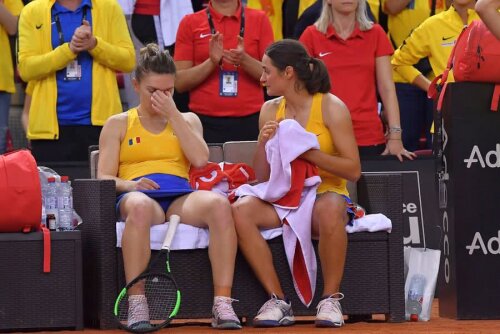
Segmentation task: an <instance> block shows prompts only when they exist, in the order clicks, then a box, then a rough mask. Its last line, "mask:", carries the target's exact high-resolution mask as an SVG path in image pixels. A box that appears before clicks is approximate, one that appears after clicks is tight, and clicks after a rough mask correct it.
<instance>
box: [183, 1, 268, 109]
mask: <svg viewBox="0 0 500 334" xmlns="http://www.w3.org/2000/svg"><path fill="white" fill-rule="evenodd" d="M208 8H209V10H210V15H211V16H212V21H213V23H214V27H215V30H216V31H219V32H220V33H221V34H222V35H223V36H224V49H226V50H228V49H234V48H236V47H237V45H238V35H239V31H240V25H241V23H240V22H241V3H240V6H239V7H238V9H237V10H236V14H235V15H234V16H223V15H221V14H219V13H217V12H216V11H215V10H214V9H213V8H212V6H211V5H209V7H208ZM210 36H211V33H210V26H209V24H208V17H207V13H206V10H205V9H203V10H201V11H198V12H196V13H193V14H189V15H186V16H185V17H184V18H183V19H182V21H181V23H180V24H179V29H178V30H177V38H176V41H175V54H174V59H175V60H176V61H183V60H189V61H192V62H193V66H196V65H198V64H200V63H203V62H204V61H205V60H206V59H208V58H209V53H208V41H209V40H210ZM243 39H244V47H245V52H246V53H247V54H249V55H250V56H252V57H253V58H255V59H257V60H259V61H260V60H262V56H263V55H264V51H265V50H266V48H267V47H268V46H269V44H271V43H272V42H273V41H274V35H273V30H272V28H271V23H270V22H269V19H268V18H267V16H266V14H265V13H264V12H263V11H260V10H255V9H250V8H245V32H244V37H243ZM223 69H224V70H226V71H235V70H236V71H238V95H237V96H235V97H222V96H219V75H220V69H219V68H217V69H216V70H214V71H213V72H212V74H210V75H209V76H208V77H207V78H206V79H205V81H203V82H202V83H201V84H200V85H198V86H197V87H195V88H193V89H192V90H191V91H190V92H189V109H191V110H192V111H194V112H196V113H199V114H203V115H207V116H216V117H226V116H229V117H238V116H247V115H250V114H254V113H256V112H258V111H259V110H260V107H261V106H262V104H263V103H264V92H263V89H262V87H261V85H260V82H259V80H256V79H254V78H252V77H251V76H250V75H248V74H247V73H246V72H245V71H244V70H243V69H241V68H238V69H236V68H235V67H234V66H233V65H230V64H227V63H223Z"/></svg>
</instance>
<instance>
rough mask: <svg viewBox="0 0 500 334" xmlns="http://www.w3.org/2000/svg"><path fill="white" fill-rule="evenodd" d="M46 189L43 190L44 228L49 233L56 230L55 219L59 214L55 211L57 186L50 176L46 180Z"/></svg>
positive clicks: (54, 179)
mask: <svg viewBox="0 0 500 334" xmlns="http://www.w3.org/2000/svg"><path fill="white" fill-rule="evenodd" d="M47 182H48V183H47V187H46V189H45V212H46V215H47V224H46V226H47V227H48V228H49V230H51V231H55V230H56V228H57V217H58V216H59V212H58V209H57V185H56V178H55V177H53V176H50V177H48V178H47Z"/></svg>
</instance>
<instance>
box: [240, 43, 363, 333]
mask: <svg viewBox="0 0 500 334" xmlns="http://www.w3.org/2000/svg"><path fill="white" fill-rule="evenodd" d="M262 64H263V68H264V72H263V73H262V76H261V79H260V80H261V82H262V84H264V85H265V86H266V88H267V93H268V94H269V95H271V96H280V97H278V98H275V99H273V100H270V101H267V102H266V103H265V104H264V105H263V106H262V109H261V111H260V121H259V123H260V133H259V139H258V145H257V151H256V154H255V157H254V168H255V172H256V175H257V178H258V179H259V181H266V180H268V179H269V175H270V166H269V164H268V163H267V160H266V151H265V145H266V142H267V141H268V140H269V139H270V138H272V137H273V136H274V135H275V133H276V131H277V128H278V127H279V126H280V124H279V121H280V120H281V119H295V120H296V121H297V122H298V123H299V124H300V125H301V126H302V127H304V128H305V130H306V131H308V132H311V133H314V134H316V135H317V136H318V137H317V138H318V142H319V146H320V149H312V150H309V151H307V152H305V153H303V154H302V155H301V156H300V158H302V159H305V160H307V161H309V162H311V163H312V164H314V165H316V166H318V168H319V175H320V176H321V179H322V183H321V184H320V185H319V187H318V195H317V198H316V200H315V203H314V206H313V212H312V235H313V237H319V258H320V260H321V269H322V272H323V281H324V289H323V296H324V298H323V299H322V300H321V301H320V302H319V304H318V305H317V309H318V313H317V316H316V325H317V326H320V327H340V326H342V325H343V323H344V320H343V316H342V311H341V308H340V303H339V300H340V299H342V298H343V294H342V293H340V291H339V287H340V282H341V280H342V275H343V271H344V262H345V256H346V248H347V235H346V230H345V225H346V224H347V223H348V222H349V220H350V219H351V213H350V212H349V211H348V209H347V203H349V202H350V199H349V198H348V195H349V193H348V191H347V188H346V180H351V181H356V180H357V179H358V178H359V176H360V170H361V167H360V162H359V153H358V147H357V144H356V140H355V137H354V132H353V128H352V122H351V116H350V113H349V110H347V108H346V106H345V105H344V103H343V102H342V101H340V100H339V99H338V98H337V97H335V96H334V95H332V94H331V93H329V91H330V80H329V77H328V71H327V69H326V67H325V65H324V64H323V62H321V61H320V60H318V59H315V58H311V57H310V56H309V55H308V54H307V52H306V50H305V48H304V47H303V46H302V44H301V43H300V42H298V41H294V40H290V39H284V40H281V41H278V42H275V43H273V44H271V45H270V46H269V47H268V48H267V50H266V52H265V54H264V57H263V58H262ZM290 140H291V141H293V140H294V139H293V138H290ZM233 217H234V220H235V223H236V232H237V234H238V243H239V247H240V249H241V251H242V252H243V254H244V255H245V257H246V259H247V261H248V263H249V264H250V266H251V267H252V269H253V270H254V272H255V274H256V276H257V278H258V279H259V280H260V282H261V283H262V285H263V286H264V289H265V290H266V292H267V293H268V294H269V296H270V297H271V298H270V299H269V301H267V302H266V303H265V304H264V305H263V306H262V308H261V309H260V311H259V312H258V314H257V316H256V318H255V319H254V324H255V325H256V326H263V327H264V326H282V325H291V324H293V323H294V316H293V313H292V306H291V304H290V302H289V301H288V299H287V298H286V297H285V295H284V293H283V290H282V288H281V285H280V282H279V278H278V276H277V274H276V270H275V268H274V266H273V259H272V256H271V252H270V250H269V247H268V245H267V243H266V241H265V240H264V239H263V238H262V236H261V234H260V233H259V229H271V228H276V227H279V226H281V224H282V221H280V219H279V218H278V215H277V213H276V211H275V209H274V207H273V206H272V205H271V204H269V203H268V202H264V201H262V200H260V199H258V198H257V197H252V196H246V197H241V198H239V199H238V201H236V202H235V203H234V204H233Z"/></svg>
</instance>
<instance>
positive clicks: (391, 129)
mask: <svg viewBox="0 0 500 334" xmlns="http://www.w3.org/2000/svg"><path fill="white" fill-rule="evenodd" d="M388 132H389V134H391V133H401V132H403V129H401V127H400V126H391V127H389V131H388Z"/></svg>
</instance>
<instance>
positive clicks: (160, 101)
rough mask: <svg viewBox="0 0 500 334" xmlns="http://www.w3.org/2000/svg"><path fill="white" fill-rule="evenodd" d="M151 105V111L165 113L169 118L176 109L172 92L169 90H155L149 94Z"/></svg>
mask: <svg viewBox="0 0 500 334" xmlns="http://www.w3.org/2000/svg"><path fill="white" fill-rule="evenodd" d="M151 106H152V108H153V111H154V112H156V113H158V114H161V115H165V116H166V117H167V118H169V117H170V116H171V115H172V113H173V112H175V111H177V106H176V105H175V102H174V99H173V97H172V93H170V91H168V90H167V91H160V90H156V91H154V92H153V94H151Z"/></svg>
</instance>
